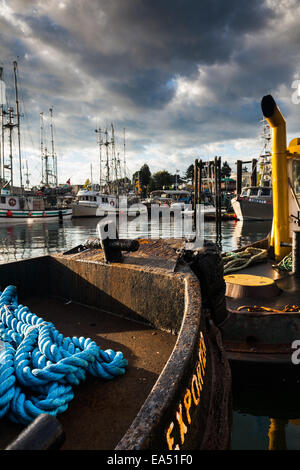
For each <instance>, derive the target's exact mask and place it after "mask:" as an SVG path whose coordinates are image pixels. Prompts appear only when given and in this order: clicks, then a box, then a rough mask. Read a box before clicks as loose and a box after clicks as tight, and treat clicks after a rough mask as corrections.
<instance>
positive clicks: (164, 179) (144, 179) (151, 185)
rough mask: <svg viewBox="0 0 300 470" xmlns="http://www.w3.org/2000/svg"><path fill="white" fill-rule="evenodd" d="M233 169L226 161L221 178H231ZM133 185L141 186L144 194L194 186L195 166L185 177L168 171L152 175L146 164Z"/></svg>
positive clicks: (192, 165) (137, 173) (136, 175)
mask: <svg viewBox="0 0 300 470" xmlns="http://www.w3.org/2000/svg"><path fill="white" fill-rule="evenodd" d="M230 175H231V168H230V166H229V164H228V163H227V161H225V162H224V163H223V165H222V168H221V177H222V178H225V177H230ZM132 179H133V183H135V184H136V185H139V188H140V191H141V192H142V193H144V194H146V193H150V192H151V191H155V190H156V189H173V188H174V186H176V185H180V184H183V183H185V184H193V180H194V164H191V165H189V166H188V168H187V169H186V171H185V173H184V175H182V176H180V175H179V174H177V173H176V174H175V175H172V174H171V173H169V172H168V171H167V170H161V171H157V172H156V173H153V174H152V173H151V171H150V168H149V166H148V165H147V164H146V163H144V165H142V166H141V168H140V169H139V170H138V171H136V172H135V173H134V174H133V175H132Z"/></svg>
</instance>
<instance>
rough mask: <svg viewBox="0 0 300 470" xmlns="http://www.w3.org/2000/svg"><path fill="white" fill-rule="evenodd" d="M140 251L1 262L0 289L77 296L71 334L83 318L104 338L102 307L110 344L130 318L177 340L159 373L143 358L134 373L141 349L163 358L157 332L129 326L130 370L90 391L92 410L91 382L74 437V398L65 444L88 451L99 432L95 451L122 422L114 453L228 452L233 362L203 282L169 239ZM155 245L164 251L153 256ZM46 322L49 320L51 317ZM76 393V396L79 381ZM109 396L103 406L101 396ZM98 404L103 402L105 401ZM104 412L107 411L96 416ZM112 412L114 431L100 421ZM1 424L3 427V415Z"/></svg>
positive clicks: (64, 417) (66, 418) (68, 324)
mask: <svg viewBox="0 0 300 470" xmlns="http://www.w3.org/2000/svg"><path fill="white" fill-rule="evenodd" d="M140 248H141V251H140V250H139V251H137V252H136V253H130V254H128V255H124V258H123V261H122V262H120V263H111V264H108V263H106V262H105V260H104V256H103V253H102V252H101V250H95V249H94V250H89V251H88V252H83V253H82V254H78V255H76V254H75V255H74V254H72V255H63V254H59V255H55V256H45V257H41V258H36V259H30V260H24V261H19V262H13V263H8V264H6V265H1V266H0V275H1V282H2V285H8V284H12V283H13V284H14V285H16V286H17V287H18V292H19V295H20V298H21V299H23V298H24V297H28V296H34V295H35V294H36V293H37V292H38V293H39V296H41V297H42V298H46V297H47V296H49V295H50V296H52V297H53V296H54V297H55V298H57V299H64V305H65V306H66V305H67V304H68V303H70V299H71V301H72V304H73V305H74V307H73V308H72V305H71V308H70V310H69V313H68V315H67V316H66V327H68V333H69V332H70V334H72V331H71V330H73V329H74V330H75V329H77V331H78V330H79V332H80V331H81V334H82V331H84V321H87V322H88V326H89V328H90V331H91V327H92V326H93V325H94V332H95V333H94V334H95V335H96V336H95V338H96V341H98V342H99V340H101V336H102V335H101V331H103V326H102V328H100V330H99V332H98V330H97V328H96V329H95V325H98V324H99V325H100V327H101V324H102V325H103V321H104V320H103V318H102V316H101V314H100V313H99V309H101V310H102V311H104V312H112V313H113V314H114V315H115V317H114V318H115V321H114V322H113V323H112V325H114V326H113V331H112V332H111V334H112V336H111V338H112V339H114V342H113V343H112V346H116V343H115V341H116V339H117V338H119V339H118V341H119V342H122V336H116V333H117V332H118V331H119V328H120V326H117V325H119V322H121V321H122V320H121V318H125V317H126V318H127V319H129V320H131V321H138V325H139V327H140V328H141V325H143V324H144V325H148V327H149V326H151V327H152V328H154V330H152V331H153V334H154V335H155V336H156V335H158V334H159V331H164V330H167V331H169V332H170V333H172V334H173V335H175V346H174V348H173V349H171V353H170V356H169V357H168V358H167V360H166V363H165V365H164V366H163V368H162V370H161V372H160V373H159V374H158V376H157V375H155V374H154V375H153V373H152V374H151V373H150V372H151V370H148V371H147V370H146V366H145V364H144V366H142V365H141V366H140V367H139V368H138V370H135V357H137V355H138V354H139V353H138V349H135V348H141V347H142V348H146V347H148V348H149V349H148V350H147V351H148V354H150V355H151V356H152V355H154V358H153V359H154V362H157V360H156V359H155V358H156V357H159V355H160V351H159V350H157V349H156V347H155V346H153V345H154V341H153V339H151V334H150V335H149V341H148V343H149V344H148V343H147V341H137V342H136V341H135V337H136V334H137V333H136V332H137V330H138V327H137V326H135V328H134V329H130V330H129V332H130V335H131V336H130V337H131V338H132V339H131V342H130V343H129V344H128V346H127V347H126V353H127V354H125V357H126V355H127V356H128V359H129V367H128V370H127V371H126V373H125V376H124V377H120V378H118V379H117V381H109V384H108V385H107V384H106V383H104V384H103V383H102V385H101V387H102V394H99V393H94V394H93V398H92V399H91V403H93V406H92V408H91V407H87V406H86V403H88V400H89V399H88V397H87V395H86V393H87V391H88V388H86V389H85V395H83V397H82V398H80V397H79V398H78V400H79V401H78V402H77V403H78V405H77V407H78V413H80V417H78V419H80V422H81V426H80V429H79V430H78V432H76V433H74V425H75V423H74V420H75V422H76V404H75V405H74V407H73V408H72V403H71V405H70V410H68V413H66V414H62V415H61V416H59V417H58V419H59V421H60V422H61V423H62V426H63V428H64V431H65V434H66V441H65V444H64V445H63V448H64V449H78V448H81V449H82V448H86V449H88V448H90V447H89V446H91V445H95V444H94V442H95V439H96V437H95V436H98V437H99V439H98V437H97V442H98V445H99V447H98V448H101V442H102V439H101V432H102V433H104V434H109V433H111V432H112V429H113V428H114V427H118V425H117V423H118V424H121V427H120V433H119V434H120V435H119V436H115V444H114V446H113V447H109V448H115V449H116V450H162V451H163V450H165V451H170V450H175V449H182V450H193V449H225V448H229V447H230V442H231V420H232V410H231V374H230V368H229V364H228V362H227V359H226V356H225V353H224V350H223V346H222V341H221V336H220V331H219V329H218V328H217V327H216V326H214V324H213V323H212V322H208V323H207V322H206V319H207V315H208V312H206V314H204V311H203V307H202V301H201V291H200V285H199V280H198V278H197V277H196V276H195V274H194V273H193V272H192V271H191V270H190V269H189V267H188V266H187V265H186V266H184V267H182V268H177V269H176V270H175V266H176V264H177V256H178V254H176V250H175V248H173V247H170V246H169V245H166V244H165V242H162V241H159V242H158V241H151V242H149V243H145V244H143V245H140ZM156 250H158V252H159V256H153V255H154V253H155V252H156ZM28 273H31V276H28ZM25 305H26V304H25ZM75 305H77V306H80V305H81V306H84V305H88V306H90V307H92V309H90V313H89V314H88V315H86V314H85V315H84V316H82V317H81V316H80V315H76V313H75V311H76V309H78V307H76V308H75ZM64 308H65V307H64ZM82 308H83V307H82ZM54 310H55V309H54ZM72 312H73V314H72ZM116 315H117V316H116ZM118 318H119V319H120V320H119V321H118ZM85 319H87V320H85ZM49 320H50V321H51V320H52V319H51V316H50V317H49ZM63 320H64V315H62V314H61V315H58V316H57V321H58V322H60V321H61V322H62V321H63ZM145 328H146V326H145ZM82 329H83V330H82ZM102 334H103V333H102ZM105 336H106V335H105ZM152 338H153V336H152ZM110 346H111V345H110ZM118 348H120V350H122V344H118ZM154 348H155V349H154ZM113 349H114V347H113ZM143 367H144V368H143ZM134 374H138V375H134ZM147 374H148V375H147ZM149 374H150V376H151V377H152V379H154V383H153V386H152V388H150V389H148V392H147V393H146V396H145V398H144V401H143V403H142V404H141V407H140V409H139V410H137V412H136V413H135V415H134V416H132V418H131V420H129V423H128V424H129V425H128V427H127V429H126V421H124V422H123V421H122V415H123V410H124V409H135V406H136V402H137V400H138V397H137V396H136V395H135V394H134V396H133V398H132V401H131V400H129V397H130V393H131V391H132V387H133V383H134V384H135V387H136V384H137V381H141V386H140V387H139V389H140V391H143V392H145V391H146V390H147V381H145V377H148V376H149ZM130 380H133V382H130ZM126 381H127V382H126ZM93 383H94V385H93V386H94V387H96V384H95V382H93ZM130 384H131V385H130ZM93 386H92V387H93ZM107 387H116V389H115V391H116V393H117V395H116V396H117V397H118V398H117V399H114V400H113V403H110V401H109V397H110V392H109V391H107V390H108V388H107ZM76 393H78V394H80V386H79V387H77V388H76ZM104 395H105V397H106V399H105V402H103V400H102V396H104ZM97 400H98V401H99V400H100V406H98V405H97ZM83 403H85V406H84V408H85V412H86V413H87V415H84V414H83ZM72 409H73V410H74V411H73V413H74V415H73V416H74V417H73V418H72ZM100 409H101V413H100V415H99V416H98V419H95V418H96V417H97V410H100ZM107 409H110V410H112V411H111V412H112V415H111V416H110V418H109V420H108V422H109V423H110V426H109V429H108V428H106V427H105V426H104V425H103V423H104V422H105V417H104V416H103V414H104V413H106V411H107ZM113 422H114V423H115V424H114V425H112V423H113ZM0 425H1V426H3V425H4V426H5V424H4V423H3V422H2V423H1V421H0ZM95 426H98V427H97V429H96V428H95ZM124 428H125V429H124ZM81 429H82V430H83V432H82V434H81ZM99 433H100V434H99ZM93 448H95V447H93ZM102 448H103V447H102Z"/></svg>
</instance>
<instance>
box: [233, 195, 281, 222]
mask: <svg viewBox="0 0 300 470" xmlns="http://www.w3.org/2000/svg"><path fill="white" fill-rule="evenodd" d="M231 204H232V208H233V210H234V212H235V214H236V217H237V219H238V220H272V219H273V204H272V202H270V201H258V200H254V199H251V198H248V199H247V198H243V199H241V198H234V199H232V201H231Z"/></svg>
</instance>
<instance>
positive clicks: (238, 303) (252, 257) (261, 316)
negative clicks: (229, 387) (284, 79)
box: [221, 95, 300, 384]
mask: <svg viewBox="0 0 300 470" xmlns="http://www.w3.org/2000/svg"><path fill="white" fill-rule="evenodd" d="M261 106H262V111H263V114H264V116H265V118H266V120H267V121H268V123H269V125H270V127H271V130H272V186H273V225H272V230H271V232H270V234H269V236H268V237H267V238H265V239H264V240H261V241H259V242H257V243H255V244H252V245H249V246H246V247H241V248H240V249H239V250H237V251H236V252H234V253H227V254H224V274H225V277H224V279H225V282H226V300H227V308H228V311H229V316H228V318H227V319H226V321H225V322H224V324H223V325H222V327H221V330H222V337H223V341H224V347H225V349H226V351H227V356H228V358H229V361H230V363H231V366H232V372H233V376H234V377H236V378H237V379H238V378H239V377H240V378H241V377H244V378H245V377H247V378H248V379H250V378H251V379H253V380H258V381H261V382H264V381H267V382H269V384H270V383H274V382H275V383H277V384H278V383H283V382H285V383H287V382H289V383H290V384H291V383H294V384H295V383H298V382H299V377H300V371H299V366H298V364H299V340H300V295H299V289H300V284H299V279H300V277H299V273H300V269H299V268H300V264H299V255H300V251H299V250H300V244H299V235H300V231H299V226H300V224H299V220H300V219H299V215H300V210H299V209H300V206H299V195H300V189H299V188H300V186H299V181H300V177H299V175H300V139H299V138H295V139H293V140H292V141H291V142H290V143H289V145H288V146H287V144H286V122H285V119H284V117H283V116H282V114H281V112H280V110H279V107H278V106H277V104H276V102H275V101H274V99H273V97H272V96H271V95H267V96H265V97H263V99H262V103H261Z"/></svg>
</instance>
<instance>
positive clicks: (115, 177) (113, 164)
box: [72, 124, 137, 217]
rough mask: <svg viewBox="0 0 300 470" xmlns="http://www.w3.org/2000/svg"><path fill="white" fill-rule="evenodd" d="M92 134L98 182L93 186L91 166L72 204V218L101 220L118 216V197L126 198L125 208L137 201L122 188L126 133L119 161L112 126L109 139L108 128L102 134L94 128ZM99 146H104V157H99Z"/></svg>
mask: <svg viewBox="0 0 300 470" xmlns="http://www.w3.org/2000/svg"><path fill="white" fill-rule="evenodd" d="M95 132H96V133H97V136H98V145H99V183H98V184H93V183H92V180H93V178H92V166H91V182H89V184H87V185H85V187H84V188H82V189H80V190H79V191H78V193H77V195H76V198H75V201H74V203H73V204H72V208H73V217H103V216H105V215H107V214H118V213H119V197H120V196H121V197H123V198H124V197H126V198H127V203H128V205H131V204H134V203H135V202H136V199H137V198H136V197H135V195H134V196H132V195H131V194H129V191H128V190H127V189H126V188H125V181H126V161H125V130H124V144H123V145H124V158H123V161H122V162H121V159H120V156H119V153H117V152H116V142H115V131H114V126H113V124H112V125H111V137H109V135H108V130H107V129H106V130H105V131H104V132H102V130H101V129H97V130H96V131H95ZM102 147H105V155H102ZM121 163H122V164H121ZM103 164H104V165H103ZM103 166H104V167H103Z"/></svg>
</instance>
